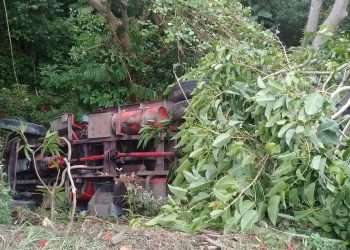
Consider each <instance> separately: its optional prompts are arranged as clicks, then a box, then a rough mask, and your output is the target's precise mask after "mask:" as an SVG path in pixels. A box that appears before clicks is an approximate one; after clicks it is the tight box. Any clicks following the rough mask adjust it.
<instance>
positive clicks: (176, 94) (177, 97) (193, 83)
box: [169, 80, 198, 102]
mask: <svg viewBox="0 0 350 250" xmlns="http://www.w3.org/2000/svg"><path fill="white" fill-rule="evenodd" d="M180 83H181V86H182V89H183V90H184V92H185V94H186V97H187V99H190V98H191V96H192V92H193V90H194V89H195V88H196V87H197V83H198V81H197V80H188V81H182V82H180ZM169 100H170V101H173V102H179V101H183V100H186V98H185V97H184V95H183V93H182V91H181V89H180V87H179V85H178V84H175V86H174V87H173V89H172V91H171V93H170V96H169Z"/></svg>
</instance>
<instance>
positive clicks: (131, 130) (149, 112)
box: [112, 102, 169, 135]
mask: <svg viewBox="0 0 350 250" xmlns="http://www.w3.org/2000/svg"><path fill="white" fill-rule="evenodd" d="M168 119H169V111H168V105H167V103H165V102H155V103H148V104H140V105H137V106H131V107H126V108H125V109H121V110H120V111H119V112H117V113H115V114H113V116H112V128H113V130H114V132H115V133H116V135H120V134H128V135H136V134H138V133H139V131H140V129H141V127H142V126H143V125H145V124H153V125H155V126H161V122H162V121H165V120H168Z"/></svg>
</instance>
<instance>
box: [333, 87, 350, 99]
mask: <svg viewBox="0 0 350 250" xmlns="http://www.w3.org/2000/svg"><path fill="white" fill-rule="evenodd" d="M348 90H350V86H345V87H341V88H338V89H337V90H336V91H334V92H333V93H332V94H331V98H332V99H333V98H334V97H335V96H337V95H338V94H340V93H341V92H344V91H348Z"/></svg>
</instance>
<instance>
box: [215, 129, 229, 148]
mask: <svg viewBox="0 0 350 250" xmlns="http://www.w3.org/2000/svg"><path fill="white" fill-rule="evenodd" d="M230 140H231V134H230V132H229V131H228V132H226V133H224V134H220V135H218V136H217V137H216V139H215V140H214V142H213V147H216V148H221V147H223V146H225V145H227V143H229V141H230Z"/></svg>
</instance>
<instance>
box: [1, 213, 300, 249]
mask: <svg viewBox="0 0 350 250" xmlns="http://www.w3.org/2000/svg"><path fill="white" fill-rule="evenodd" d="M66 230H67V226H66V224H57V223H56V224H53V223H51V222H50V221H49V220H47V219H44V220H43V221H41V224H40V225H39V224H37V225H32V224H28V223H24V224H21V225H17V226H15V225H12V226H5V225H0V249H6V250H7V249H21V250H22V249H64V250H65V249H89V250H90V249H92V250H93V249H117V250H143V249H144V250H155V249H170V250H172V249H173V250H175V249H176V250H181V249H184V250H185V249H186V250H187V249H189V250H190V249H203V250H219V249H220V250H224V249H233V250H234V249H242V250H244V249H247V250H248V249H252V250H253V249H259V250H260V249H261V250H262V249H286V250H294V249H302V248H300V247H298V245H297V244H296V243H293V242H292V241H291V240H290V239H288V237H284V236H281V235H277V234H274V235H272V236H270V237H268V234H265V235H264V236H260V235H259V234H230V235H223V234H221V233H219V232H215V231H205V232H203V233H201V234H198V235H189V234H185V233H181V232H173V231H167V230H164V229H161V228H142V227H137V228H132V227H130V226H128V225H126V224H124V223H120V222H111V221H105V220H101V219H99V218H96V217H86V218H84V220H82V221H80V222H76V223H75V224H74V226H73V229H72V231H71V232H70V233H69V235H65V232H66Z"/></svg>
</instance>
